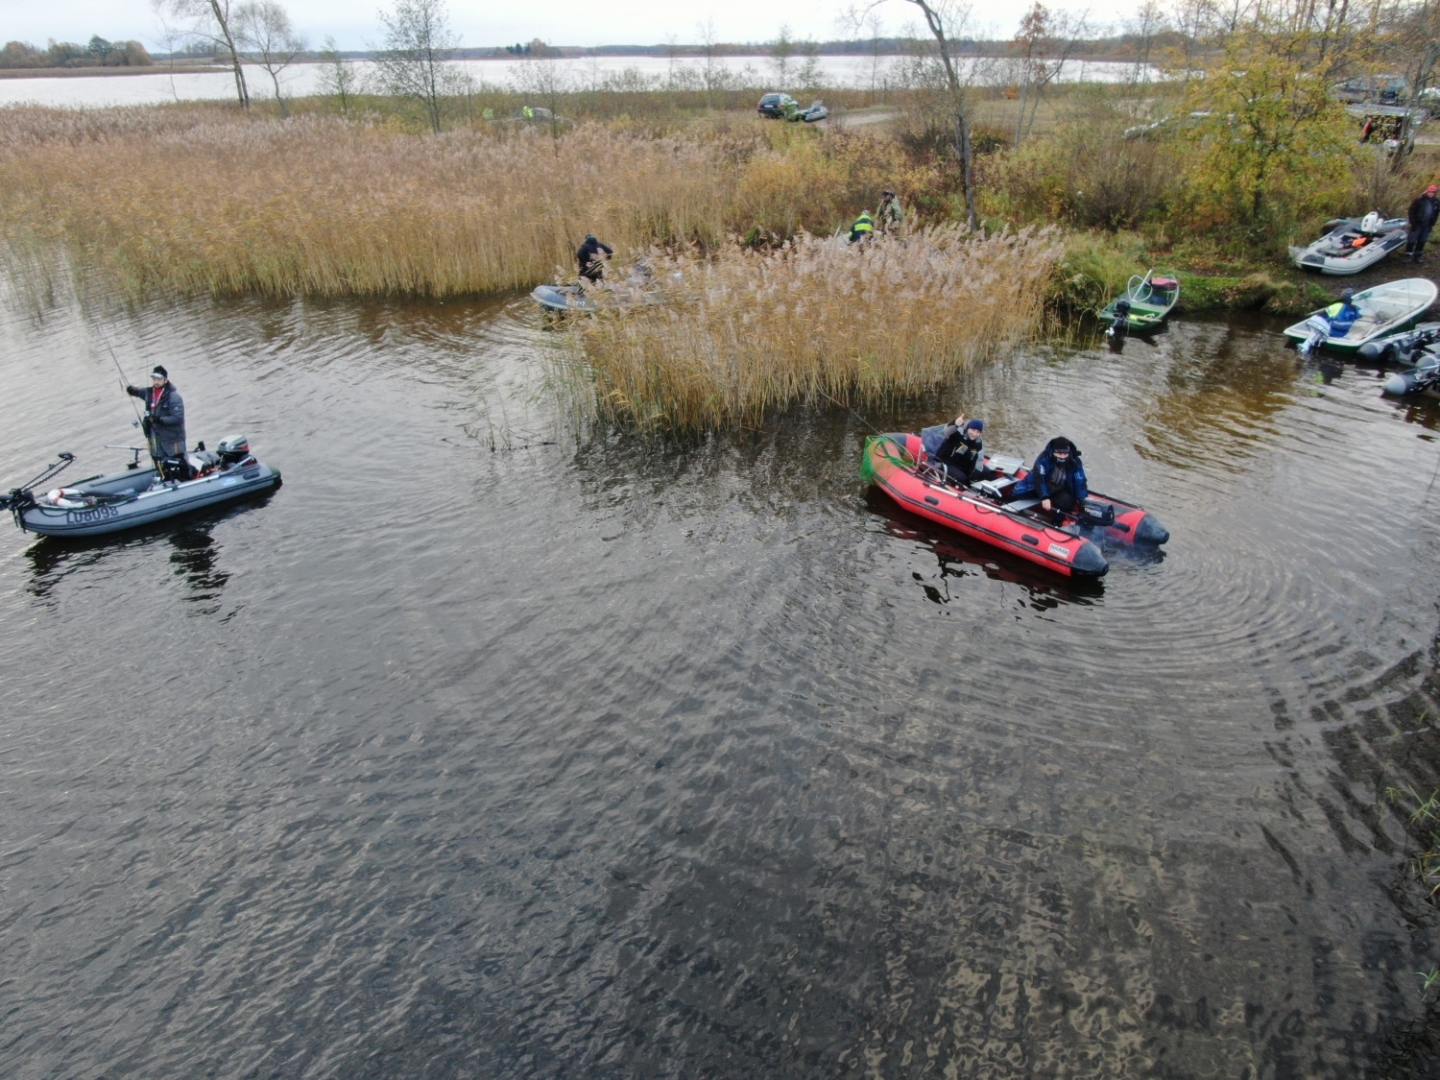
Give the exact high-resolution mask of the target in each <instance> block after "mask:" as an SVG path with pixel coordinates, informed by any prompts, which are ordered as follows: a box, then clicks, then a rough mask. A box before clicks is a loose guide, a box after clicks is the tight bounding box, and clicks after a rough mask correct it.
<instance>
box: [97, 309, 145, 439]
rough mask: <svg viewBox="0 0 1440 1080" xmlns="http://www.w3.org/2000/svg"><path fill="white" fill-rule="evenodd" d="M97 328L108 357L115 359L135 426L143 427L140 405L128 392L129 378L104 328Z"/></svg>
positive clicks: (116, 368)
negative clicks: (132, 411)
mask: <svg viewBox="0 0 1440 1080" xmlns="http://www.w3.org/2000/svg"><path fill="white" fill-rule="evenodd" d="M98 329H99V330H100V337H101V338H102V339H103V340H104V342H105V348H106V349H108V350H109V351H110V359H111V360H114V361H115V370H116V371H118V372H119V373H120V386H121V388H122V389H124V391H125V396H126V397H127V398H129V399H130V408H131V409H133V410H134V412H135V426H136V427H138V428H143V427H144V426H145V421H144V419H143V418H142V417H141V416H140V407H139V406H138V405H136V404H135V398H134V396H133V395H132V394H131V393H130V380H129V379H128V378H126V377H125V369H124V368H123V367H121V366H120V358H119V357H118V356H116V355H115V349H114V347H113V346H111V344H110V339H109V338H108V337H106V335H105V330H104V328H103V327H99V328H98ZM147 434H148V432H147Z"/></svg>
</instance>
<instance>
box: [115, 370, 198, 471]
mask: <svg viewBox="0 0 1440 1080" xmlns="http://www.w3.org/2000/svg"><path fill="white" fill-rule="evenodd" d="M125 392H126V393H127V394H129V395H130V396H131V397H137V398H139V399H140V400H141V401H143V402H145V419H144V420H142V421H141V422H140V424H141V427H143V428H144V430H145V438H146V440H147V441H148V442H149V443H150V457H151V458H152V459H153V460H154V461H155V464H156V467H157V468H159V464H160V462H162V461H165V460H167V459H168V460H178V461H180V462H181V463H182V467H183V469H184V471H186V472H187V473H188V469H189V466H188V465H186V464H184V463H185V402H184V400H183V399H182V398H181V397H180V391H178V390H176V389H175V384H174V383H172V382H171V381H170V373H169V372H168V371H166V370H165V368H164V367H163V366H162V365H160V364H156V365H155V368H154V370H152V371H151V372H150V387H149V389H148V390H147V389H142V388H141V387H138V386H127V387H125Z"/></svg>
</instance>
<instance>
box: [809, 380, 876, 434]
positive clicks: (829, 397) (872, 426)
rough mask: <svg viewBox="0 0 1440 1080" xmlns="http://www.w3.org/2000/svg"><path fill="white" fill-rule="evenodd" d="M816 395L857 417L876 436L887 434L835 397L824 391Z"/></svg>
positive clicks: (819, 391)
mask: <svg viewBox="0 0 1440 1080" xmlns="http://www.w3.org/2000/svg"><path fill="white" fill-rule="evenodd" d="M816 393H818V394H819V395H820V396H821V397H823V398H824V399H825V400H826V401H828V402H830V404H832V405H839V406H840V408H842V409H844V410H845V411H846V412H848V413H849V414H850V415H851V416H853V417H855V419H856V420H859V421H860V423H862V424H864V425H865V426H866V427H868V428H869V429H870V430H871V431H873V432H875V434H876V435H884V434H885V433H884V432H883V431H881V430H880V429H879V428H877V427H876V426H875V425H874V424H872V423H870V421H869V420H866V419H865V418H864V417H863V416H861V415H860V414H859V413H858V412H856V411H855V410H854V409H852V408H850V406H849V405H846V404H845V403H844V402H843V401H836V400H835V399H834V398H833V397H831V396H830V395H829V394H827V393H825V391H824V390H817V391H816Z"/></svg>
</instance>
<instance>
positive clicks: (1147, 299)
mask: <svg viewBox="0 0 1440 1080" xmlns="http://www.w3.org/2000/svg"><path fill="white" fill-rule="evenodd" d="M1179 301H1180V279H1179V278H1177V277H1176V276H1175V275H1174V274H1172V273H1161V274H1157V273H1156V272H1155V271H1154V270H1151V271H1149V272H1147V273H1145V274H1144V275H1141V274H1132V275H1131V277H1130V283H1129V285H1127V286H1126V288H1125V292H1124V294H1123V295H1121V296H1117V297H1116V298H1115V299H1114V300H1111V301H1110V303H1108V304H1106V305H1105V307H1104V309H1103V310H1102V311H1101V312H1100V314H1099V316H1098V318H1099V319H1100V321H1101V322H1102V323H1105V324H1106V325H1107V326H1108V327H1109V328H1110V329H1108V330H1107V331H1106V332H1105V333H1106V336H1107V337H1114V336H1116V335H1119V334H1145V333H1150V332H1152V331H1155V330H1158V329H1159V328H1160V326H1161V324H1163V323H1164V322H1165V318H1166V316H1168V315H1169V314H1170V309H1171V308H1173V307H1174V306H1175V305H1176V304H1177V303H1179Z"/></svg>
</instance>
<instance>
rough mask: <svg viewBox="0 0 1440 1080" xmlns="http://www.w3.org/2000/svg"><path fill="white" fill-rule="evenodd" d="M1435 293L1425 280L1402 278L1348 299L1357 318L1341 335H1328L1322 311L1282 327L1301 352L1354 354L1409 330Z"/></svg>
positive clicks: (1326, 320) (1430, 302)
mask: <svg viewBox="0 0 1440 1080" xmlns="http://www.w3.org/2000/svg"><path fill="white" fill-rule="evenodd" d="M1436 293H1437V290H1436V288H1435V283H1434V282H1433V281H1431V280H1429V279H1428V278H1402V279H1401V280H1399V281H1390V282H1386V283H1385V284H1383V285H1376V286H1375V287H1374V288H1370V289H1366V290H1365V291H1364V292H1358V293H1356V294H1355V295H1354V297H1352V298H1351V303H1353V304H1354V305H1355V306H1356V307H1357V308H1359V309H1360V317H1359V318H1358V319H1356V320H1355V322H1354V323H1352V324H1351V325H1350V326H1349V327H1348V328H1347V329H1346V330H1345V332H1344V333H1342V334H1334V333H1331V328H1330V320H1329V319H1328V318H1326V316H1325V309H1324V308H1321V309H1320V310H1319V311H1315V312H1312V313H1311V314H1310V316H1309V317H1308V318H1306V319H1305V320H1304V321H1302V322H1298V323H1296V324H1295V325H1294V326H1288V327H1286V328H1285V331H1284V333H1285V336H1286V337H1288V338H1290V339H1291V340H1292V341H1295V342H1298V343H1299V345H1300V348H1301V350H1302V351H1304V352H1308V351H1309V350H1311V349H1315V348H1323V349H1330V350H1332V351H1334V352H1340V353H1355V352H1359V351H1360V349H1361V348H1362V347H1364V346H1366V345H1369V344H1370V343H1371V342H1377V341H1379V340H1380V339H1382V338H1385V337H1388V336H1390V335H1393V334H1398V333H1400V332H1401V331H1404V330H1409V329H1410V328H1412V327H1413V326H1414V325H1415V323H1416V322H1418V321H1419V319H1420V316H1421V315H1423V314H1425V312H1426V310H1427V309H1428V308H1429V307H1430V306H1431V305H1432V304H1434V303H1435V297H1436Z"/></svg>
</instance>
